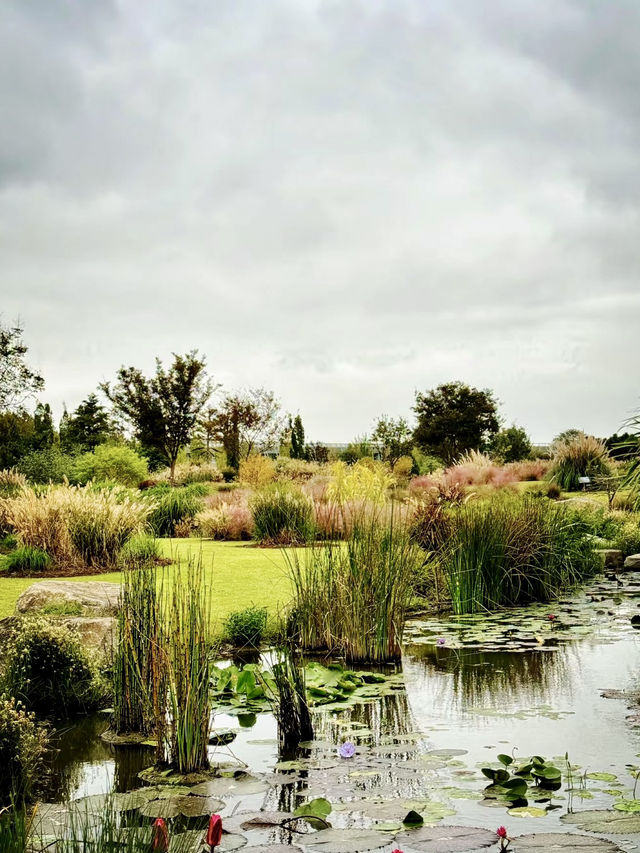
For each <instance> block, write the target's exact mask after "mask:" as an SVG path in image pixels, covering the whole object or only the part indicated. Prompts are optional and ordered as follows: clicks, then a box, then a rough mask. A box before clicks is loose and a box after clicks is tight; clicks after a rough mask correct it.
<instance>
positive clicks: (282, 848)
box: [244, 844, 302, 853]
mask: <svg viewBox="0 0 640 853" xmlns="http://www.w3.org/2000/svg"><path fill="white" fill-rule="evenodd" d="M244 851H245V853H302V848H301V847H294V846H293V845H292V844H255V845H254V846H253V847H245V848H244Z"/></svg>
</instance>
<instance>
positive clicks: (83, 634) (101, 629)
mask: <svg viewBox="0 0 640 853" xmlns="http://www.w3.org/2000/svg"><path fill="white" fill-rule="evenodd" d="M60 621H61V622H63V624H65V625H67V626H68V627H69V628H72V629H73V630H75V631H77V632H78V635H79V636H80V639H81V640H82V642H83V643H84V645H85V646H87V647H88V648H90V649H94V650H96V651H98V652H103V653H104V654H107V655H110V653H111V652H112V651H113V649H114V646H115V641H116V620H115V619H114V617H113V616H70V617H67V618H65V619H61V620H60Z"/></svg>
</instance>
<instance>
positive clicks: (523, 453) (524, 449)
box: [489, 424, 531, 462]
mask: <svg viewBox="0 0 640 853" xmlns="http://www.w3.org/2000/svg"><path fill="white" fill-rule="evenodd" d="M489 450H490V452H491V454H492V456H494V457H495V458H496V459H499V460H500V461H501V462H519V461H520V460H521V459H528V458H529V456H530V454H531V441H530V440H529V436H528V435H527V433H526V432H525V430H523V429H522V428H521V427H517V426H516V425H515V424H513V425H512V426H510V427H507V428H506V429H501V430H500V432H497V433H496V434H495V435H494V436H493V438H492V439H491V441H490V442H489Z"/></svg>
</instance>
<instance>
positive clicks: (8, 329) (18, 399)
mask: <svg viewBox="0 0 640 853" xmlns="http://www.w3.org/2000/svg"><path fill="white" fill-rule="evenodd" d="M22 332H23V328H22V326H21V325H20V324H19V323H16V324H15V326H3V325H1V324H0V412H11V411H13V412H18V411H20V410H21V409H22V407H23V405H24V404H25V402H26V401H27V400H29V399H31V398H33V397H35V395H36V394H37V393H38V392H39V391H42V390H43V389H44V379H43V378H42V376H40V374H39V373H36V372H35V371H33V370H31V368H29V367H28V366H27V363H26V361H25V356H26V354H27V352H28V349H29V348H28V347H27V346H26V344H25V343H24V342H23V340H22Z"/></svg>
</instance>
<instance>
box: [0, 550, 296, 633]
mask: <svg viewBox="0 0 640 853" xmlns="http://www.w3.org/2000/svg"><path fill="white" fill-rule="evenodd" d="M160 541H161V544H162V550H163V553H164V554H165V556H167V557H170V558H171V559H173V560H175V561H178V560H183V561H184V560H186V559H187V558H188V557H189V556H193V557H198V556H201V557H202V563H203V566H204V570H205V574H206V582H207V587H208V588H209V589H210V590H211V591H212V595H213V607H212V616H213V619H214V623H215V627H216V628H218V627H219V626H220V625H221V623H222V621H223V620H224V619H225V617H226V616H227V615H228V614H229V613H231V612H233V611H234V610H242V609H243V608H245V607H249V606H250V605H252V604H257V605H259V606H261V607H266V608H267V610H268V611H269V615H270V616H271V617H273V616H274V615H275V614H276V613H277V612H278V609H279V608H281V607H282V606H283V605H284V604H286V603H287V602H288V601H289V600H290V598H291V585H290V581H289V578H288V576H287V568H286V564H285V561H284V559H283V556H282V553H281V551H280V550H279V549H277V548H256V547H255V546H253V545H247V543H245V542H213V541H211V540H201V539H162V540H160ZM0 561H2V558H1V557H0ZM0 568H1V562H0ZM176 570H177V568H176V565H172V566H169V567H168V568H167V571H168V573H169V574H171V573H172V572H175V571H176ZM121 577H122V575H121V574H120V572H109V573H106V574H101V575H79V576H78V577H73V578H63V580H73V581H112V582H114V583H120V580H121ZM36 581H37V578H12V577H6V576H5V575H4V574H3V573H2V572H0V618H4V617H5V616H11V614H12V613H13V612H14V609H15V605H16V601H17V600H18V597H19V595H20V593H22V592H23V591H24V590H25V589H26V588H27V587H28V586H31V584H32V583H35V582H36Z"/></svg>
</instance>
